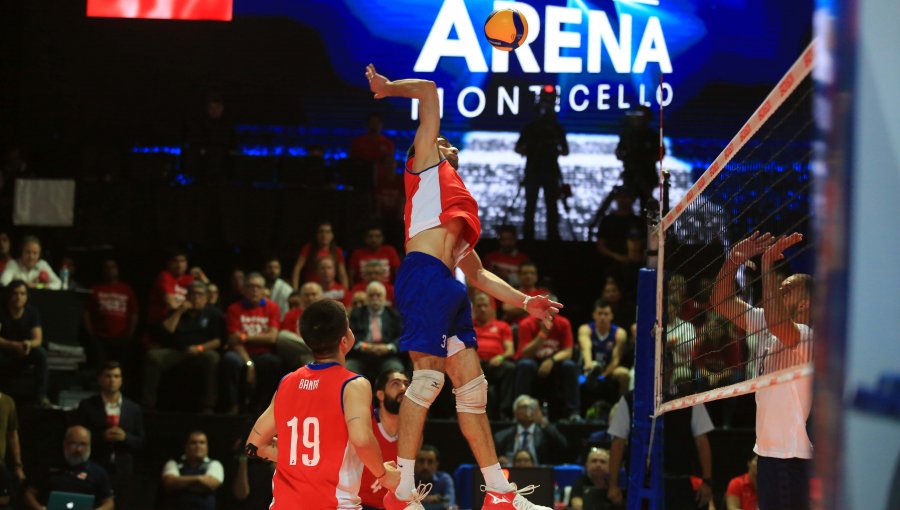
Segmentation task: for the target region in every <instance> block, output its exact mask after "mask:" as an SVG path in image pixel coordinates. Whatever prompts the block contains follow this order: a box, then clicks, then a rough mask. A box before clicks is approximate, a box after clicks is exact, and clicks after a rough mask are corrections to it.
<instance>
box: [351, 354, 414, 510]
mask: <svg viewBox="0 0 900 510" xmlns="http://www.w3.org/2000/svg"><path fill="white" fill-rule="evenodd" d="M408 387H409V376H407V375H406V373H405V372H402V371H398V370H390V369H389V370H386V371H384V372H382V373H380V374H378V378H377V379H375V385H374V386H373V388H372V389H373V390H375V399H376V400H377V401H378V408H377V409H375V411H374V412H373V413H372V431H373V432H374V433H375V439H376V440H378V446H380V447H381V456H382V458H385V459H396V458H397V439H398V438H399V437H400V402H401V401H402V400H403V396H404V395H406V389H407V388H408ZM374 482H375V475H374V474H372V472H371V471H369V470H368V469H367V468H363V474H362V478H361V479H360V483H359V498H360V500H362V504H363V508H381V507H382V506H384V505H383V501H384V495H385V494H386V492H387V489H385V488H380V489H379V490H377V491H373V490H372V484H373V483H374Z"/></svg>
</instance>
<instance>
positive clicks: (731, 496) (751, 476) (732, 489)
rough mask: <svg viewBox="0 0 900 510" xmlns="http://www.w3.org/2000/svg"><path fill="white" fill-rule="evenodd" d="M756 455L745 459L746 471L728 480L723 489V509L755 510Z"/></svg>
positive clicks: (756, 504) (757, 504) (756, 505)
mask: <svg viewBox="0 0 900 510" xmlns="http://www.w3.org/2000/svg"><path fill="white" fill-rule="evenodd" d="M756 461H757V457H756V455H753V456H752V457H750V460H749V461H747V472H746V473H744V474H742V475H740V476H736V477H734V478H732V479H731V481H730V482H728V490H726V491H725V510H757V508H759V502H758V500H757V496H756Z"/></svg>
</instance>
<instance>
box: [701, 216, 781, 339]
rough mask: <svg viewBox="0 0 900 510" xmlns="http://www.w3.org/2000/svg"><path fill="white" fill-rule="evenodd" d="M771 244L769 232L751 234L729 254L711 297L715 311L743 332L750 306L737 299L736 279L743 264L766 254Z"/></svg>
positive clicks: (745, 327)
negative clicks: (763, 253) (761, 254)
mask: <svg viewBox="0 0 900 510" xmlns="http://www.w3.org/2000/svg"><path fill="white" fill-rule="evenodd" d="M770 244H772V234H770V233H768V232H766V233H765V234H762V235H760V233H759V232H754V233H752V234H750V236H749V237H747V238H746V239H743V240H741V241H740V242H738V243H737V244H735V245H734V247H733V248H732V249H731V251H729V252H728V256H727V257H725V262H724V263H723V264H722V269H720V270H719V274H718V275H717V276H716V285H715V286H714V287H713V290H712V295H711V296H710V304H711V305H712V308H713V311H715V312H716V313H717V314H719V315H721V316H722V317H725V318H726V319H728V320H729V321H731V322H732V323H733V324H734V325H735V326H737V327H739V328H741V329H743V330H746V329H747V311H748V310H750V305H748V304H747V303H745V302H744V301H743V300H741V299H740V298H738V297H737V289H736V288H735V284H734V279H735V277H736V276H737V271H738V269H739V268H740V267H741V265H742V264H744V263H745V262H747V261H748V260H750V259H751V258H752V257H755V256H756V255H759V254H760V253H762V252H764V251H765V250H766V248H768V247H769V245H770Z"/></svg>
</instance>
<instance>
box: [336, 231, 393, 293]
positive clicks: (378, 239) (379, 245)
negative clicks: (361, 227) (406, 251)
mask: <svg viewBox="0 0 900 510" xmlns="http://www.w3.org/2000/svg"><path fill="white" fill-rule="evenodd" d="M398 267H400V255H398V254H397V250H396V249H394V247H393V246H391V245H388V244H384V232H383V231H382V230H381V227H369V229H368V230H366V245H365V246H364V247H362V248H357V249H355V250H353V254H352V255H350V266H349V267H348V270H349V271H350V281H351V282H353V283H354V284H360V283H361V284H368V283H369V282H370V281H372V279H373V278H374V279H377V280H378V281H380V282H381V283H390V282H392V281H394V276H395V275H396V274H397V268H398ZM370 271H373V272H374V273H375V274H374V275H372V278H370V277H369V275H368V274H367V273H368V272H370Z"/></svg>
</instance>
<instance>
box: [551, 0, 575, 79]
mask: <svg viewBox="0 0 900 510" xmlns="http://www.w3.org/2000/svg"><path fill="white" fill-rule="evenodd" d="M544 21H545V23H546V25H547V27H546V31H545V35H544V72H545V73H580V72H581V57H563V56H561V55H560V54H559V51H560V50H561V49H562V48H580V47H581V34H580V33H578V32H566V31H565V30H562V29H561V27H560V25H561V24H562V23H566V24H570V25H580V24H581V10H580V9H573V8H570V7H558V6H554V5H548V6H547V10H546V11H545V13H544Z"/></svg>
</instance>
